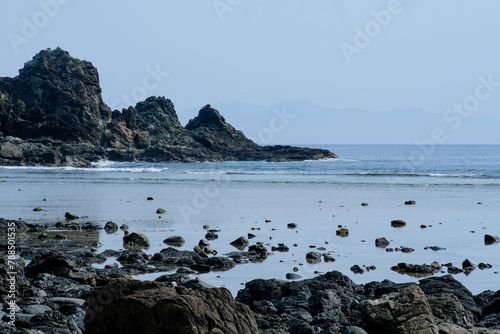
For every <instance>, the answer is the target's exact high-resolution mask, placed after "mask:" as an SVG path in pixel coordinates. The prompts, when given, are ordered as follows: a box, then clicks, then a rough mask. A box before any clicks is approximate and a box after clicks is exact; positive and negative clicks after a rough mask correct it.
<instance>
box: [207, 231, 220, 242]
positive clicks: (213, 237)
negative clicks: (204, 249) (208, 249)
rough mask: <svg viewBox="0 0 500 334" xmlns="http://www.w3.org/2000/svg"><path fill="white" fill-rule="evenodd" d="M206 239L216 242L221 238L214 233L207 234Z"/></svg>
mask: <svg viewBox="0 0 500 334" xmlns="http://www.w3.org/2000/svg"><path fill="white" fill-rule="evenodd" d="M205 239H207V240H216V239H219V236H218V235H217V234H216V233H214V232H207V234H205Z"/></svg>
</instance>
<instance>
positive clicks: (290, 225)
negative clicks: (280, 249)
mask: <svg viewBox="0 0 500 334" xmlns="http://www.w3.org/2000/svg"><path fill="white" fill-rule="evenodd" d="M286 227H288V228H289V229H294V228H297V224H295V223H289V224H287V225H286Z"/></svg>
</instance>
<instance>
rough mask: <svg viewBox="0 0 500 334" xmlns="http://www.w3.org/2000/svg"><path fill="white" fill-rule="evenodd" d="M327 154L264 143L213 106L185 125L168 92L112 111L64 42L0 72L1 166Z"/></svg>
mask: <svg viewBox="0 0 500 334" xmlns="http://www.w3.org/2000/svg"><path fill="white" fill-rule="evenodd" d="M323 158H336V156H335V154H333V153H332V152H330V151H327V150H320V149H309V148H298V147H290V146H266V147H261V146H259V145H257V144H256V143H254V142H253V141H251V140H249V139H248V138H246V137H245V135H244V134H243V133H242V132H241V131H238V130H236V129H235V128H234V127H232V126H231V125H230V124H228V123H227V122H226V121H225V119H224V117H222V116H221V115H220V114H219V112H218V111H217V110H215V109H213V108H211V107H210V105H206V106H205V107H203V108H202V109H201V110H200V112H199V114H198V116H197V117H195V118H194V119H192V120H191V121H190V122H189V123H188V124H187V125H186V127H183V126H182V125H181V124H180V122H179V119H178V118H177V114H176V111H175V108H174V104H173V103H172V101H170V100H168V99H166V98H164V97H149V98H147V99H146V100H145V101H142V102H139V103H137V104H136V106H135V107H133V106H130V107H128V108H124V109H123V110H122V111H121V112H120V111H118V110H114V111H111V109H110V108H109V107H108V106H107V105H106V104H105V103H104V102H103V100H102V96H101V88H100V85H99V74H98V72H97V69H96V68H95V67H94V66H93V65H92V63H90V62H88V61H85V60H79V59H77V58H73V57H71V56H70V55H69V53H68V52H66V51H64V50H62V49H60V48H57V49H56V50H49V49H47V50H43V51H40V52H39V53H38V54H37V55H35V56H34V57H33V59H32V60H31V61H29V62H27V63H26V64H25V65H24V68H22V69H21V70H19V75H18V76H16V77H15V78H5V77H2V78H0V165H36V164H43V165H56V166H57V165H67V166H90V165H91V163H92V162H96V161H98V160H102V159H109V160H117V161H147V162H199V161H223V160H266V161H297V160H306V159H323Z"/></svg>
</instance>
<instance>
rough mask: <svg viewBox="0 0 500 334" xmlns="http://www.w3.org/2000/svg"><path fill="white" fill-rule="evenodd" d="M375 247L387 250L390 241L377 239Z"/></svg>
mask: <svg viewBox="0 0 500 334" xmlns="http://www.w3.org/2000/svg"><path fill="white" fill-rule="evenodd" d="M375 246H376V247H379V248H385V247H387V246H389V240H387V239H386V238H377V239H375Z"/></svg>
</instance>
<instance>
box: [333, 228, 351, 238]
mask: <svg viewBox="0 0 500 334" xmlns="http://www.w3.org/2000/svg"><path fill="white" fill-rule="evenodd" d="M335 234H336V235H338V236H340V237H342V238H345V237H348V236H349V230H348V229H346V228H341V229H340V230H337V231H335Z"/></svg>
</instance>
